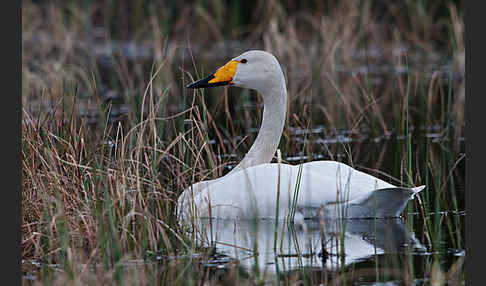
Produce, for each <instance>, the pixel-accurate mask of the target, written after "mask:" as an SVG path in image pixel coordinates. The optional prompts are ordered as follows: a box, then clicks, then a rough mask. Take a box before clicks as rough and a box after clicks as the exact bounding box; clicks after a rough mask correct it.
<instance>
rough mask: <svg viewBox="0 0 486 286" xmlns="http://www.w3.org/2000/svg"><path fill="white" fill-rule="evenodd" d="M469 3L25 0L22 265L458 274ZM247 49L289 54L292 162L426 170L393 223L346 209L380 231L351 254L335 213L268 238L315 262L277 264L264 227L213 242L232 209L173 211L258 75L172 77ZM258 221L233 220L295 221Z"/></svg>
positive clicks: (228, 164) (98, 271)
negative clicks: (222, 216)
mask: <svg viewBox="0 0 486 286" xmlns="http://www.w3.org/2000/svg"><path fill="white" fill-rule="evenodd" d="M462 5H463V1H437V2H436V1H400V2H396V3H395V2H392V1H390V2H382V1H352V0H346V1H306V2H297V1H295V2H293V1H276V0H272V1H253V2H252V3H250V2H247V1H219V0H218V1H195V2H192V1H148V0H146V1H88V0H85V1H23V2H22V104H23V106H22V115H23V118H22V257H23V263H22V267H23V271H24V279H23V282H24V284H44V283H46V284H56V285H57V284H59V285H61V284H66V283H68V284H79V285H81V284H83V285H84V284H90V285H98V284H99V285H102V284H114V283H117V284H126V285H131V284H163V285H179V284H180V285H193V284H198V285H202V284H210V285H213V284H216V285H219V284H237V285H239V284H245V285H246V284H249V285H254V284H265V283H268V284H276V283H281V284H283V285H293V284H294V283H300V282H302V283H304V284H319V283H328V284H329V285H372V283H374V282H385V281H388V282H389V283H391V284H392V285H402V284H404V285H431V284H434V285H439V284H446V283H447V284H450V285H457V284H459V285H463V284H464V283H465V268H464V259H465V246H464V242H465V236H464V220H465V219H466V213H465V203H464V197H465V195H466V194H465V193H466V191H465V187H464V186H465V160H466V156H465V154H466V153H465V147H464V145H465V141H466V138H465V135H464V131H463V129H464V126H465V119H464V101H465V93H464V23H463V16H462ZM248 49H263V50H267V51H270V52H272V53H273V54H274V55H275V56H276V57H277V58H278V59H279V62H280V64H281V65H282V68H283V70H284V73H285V77H286V81H287V89H288V96H289V102H288V111H287V119H286V125H285V128H284V133H283V136H282V140H281V143H280V150H281V151H282V159H283V161H284V162H286V163H289V164H298V163H303V162H308V161H313V160H337V161H342V162H345V163H347V164H349V165H351V166H353V167H354V168H356V169H359V170H362V171H366V172H368V173H370V174H373V175H375V176H377V177H380V178H382V179H384V180H387V181H389V182H390V183H392V184H395V185H400V186H417V185H422V184H425V185H427V187H426V189H425V190H424V191H422V193H421V194H420V196H419V198H418V199H416V200H413V201H411V202H410V203H409V206H408V208H407V209H406V211H405V212H404V213H403V217H402V220H401V221H400V223H397V222H396V221H393V222H377V223H376V222H373V221H371V222H370V221H367V222H363V224H362V225H359V224H358V225H356V224H357V223H356V222H352V223H349V225H348V226H349V227H350V228H349V230H350V231H352V230H353V229H354V230H355V231H354V232H353V235H357V236H358V237H360V238H361V239H363V237H364V234H367V236H366V237H365V241H367V242H368V243H369V245H371V246H373V247H374V248H375V249H382V250H378V251H375V252H374V253H373V255H371V256H365V257H361V259H356V260H354V259H352V258H350V257H351V255H352V254H348V261H346V255H339V254H340V253H341V254H343V253H346V249H345V248H336V245H341V246H342V247H345V246H346V241H347V240H346V237H345V234H346V231H345V229H343V228H342V225H341V226H340V224H339V223H337V224H334V223H329V224H328V225H327V231H323V230H322V228H321V227H322V225H321V224H319V223H317V224H316V225H315V226H314V228H313V230H314V231H313V230H308V231H309V233H310V234H311V237H312V238H313V239H314V240H313V241H315V243H314V244H312V247H310V248H309V249H310V250H309V249H301V248H298V250H299V249H300V250H301V251H300V252H299V251H296V250H295V249H294V248H288V249H287V252H279V254H278V255H277V256H275V255H274V256H275V257H277V258H278V257H279V258H289V257H301V258H302V257H304V258H305V259H308V261H310V262H309V263H307V262H306V263H304V264H301V263H300V262H299V263H300V264H299V263H297V264H296V266H295V267H282V266H281V264H279V263H278V262H275V263H273V264H268V261H262V260H259V258H258V257H260V259H261V257H262V256H258V255H257V253H258V251H257V250H258V247H259V245H260V247H261V245H263V244H264V243H267V241H260V242H258V240H250V241H252V244H249V245H247V244H245V243H243V242H242V244H241V245H246V246H245V247H246V248H245V249H248V250H249V253H250V254H251V255H247V256H244V255H243V256H242V255H241V254H240V255H239V256H238V257H237V258H235V256H234V255H233V254H234V253H228V251H226V252H224V246H223V245H222V244H218V243H217V241H218V235H217V233H218V232H220V233H224V231H228V230H225V228H223V229H221V228H220V227H219V226H218V224H216V223H215V224H214V227H215V228H214V229H213V222H211V224H210V225H211V226H210V227H209V228H208V229H206V228H205V227H202V226H201V227H196V228H194V227H193V226H188V225H182V224H180V223H179V220H178V218H177V216H176V213H177V210H176V202H177V198H178V196H179V195H180V193H181V192H182V191H183V190H184V188H186V187H187V186H190V185H191V184H192V183H194V182H197V181H200V180H204V179H212V178H217V177H220V176H222V175H224V174H226V173H227V172H228V171H229V170H230V169H231V168H232V167H233V166H235V164H237V163H238V162H239V160H241V158H242V156H243V155H244V154H245V153H246V152H247V151H248V148H249V147H250V146H251V144H252V142H253V140H254V138H255V136H256V133H257V132H258V127H259V125H260V122H261V114H262V108H263V105H262V102H261V98H259V97H258V95H257V94H256V93H255V92H254V91H250V90H246V89H239V88H228V87H224V88H214V89H211V90H209V89H208V90H197V91H194V90H187V89H185V88H184V87H185V86H186V84H187V83H189V82H192V81H193V80H195V79H199V78H201V77H202V76H204V75H207V74H208V73H209V72H212V71H213V70H214V69H215V68H217V67H218V66H220V65H221V64H223V63H224V62H225V61H226V60H228V59H230V58H232V57H234V56H236V55H238V54H240V53H241V52H243V51H245V50H248ZM370 223H371V225H370ZM221 224H222V225H224V223H223V222H221ZM230 224H231V223H230ZM267 224H269V223H268V222H255V221H252V222H233V226H229V229H231V227H233V228H232V230H234V229H235V228H237V229H239V230H242V231H241V232H242V233H243V234H242V235H243V236H244V235H245V234H244V233H246V236H247V237H261V235H263V237H273V234H274V231H275V229H274V227H280V228H278V229H279V233H281V235H282V236H281V239H283V237H285V236H286V235H287V232H288V233H289V234H288V235H290V236H291V235H294V237H297V238H298V237H299V230H293V229H292V228H291V227H290V228H288V227H287V226H277V225H275V226H274V224H273V223H270V225H267ZM402 224H403V225H402ZM236 225H237V226H236ZM333 225H334V226H335V228H333V227H332V226H333ZM377 225H378V228H376V227H377ZM262 228H263V230H260V231H258V230H259V229H262ZM282 229H283V230H282ZM376 229H379V230H380V231H378V232H377V231H376ZM387 229H392V230H394V231H395V234H396V232H397V231H398V233H401V234H403V235H402V236H401V237H400V239H401V240H400V241H401V242H402V243H401V244H400V245H398V246H394V247H388V246H384V245H383V243H381V244H380V242H383V241H386V240H394V239H395V236H390V234H389V233H388V232H387V231H386V230H387ZM373 230H375V231H373ZM265 231H270V234H271V235H265ZM296 232H297V234H295V233H296ZM262 233H263V234H262ZM356 233H357V234H356ZM410 234H412V236H413V237H414V240H413V241H415V240H416V241H417V242H419V244H418V245H419V247H418V246H417V245H416V244H412V243H410V237H411V235H410ZM325 238H327V239H328V240H327V241H334V242H335V244H333V246H332V247H331V246H330V248H329V247H326V246H325V245H326V243H324V242H323V241H326V240H325ZM262 240H265V239H262ZM297 240H298V239H297ZM245 241H246V240H245ZM279 241H283V240H279ZM290 241H292V240H290ZM294 241H295V239H294ZM240 242H241V241H240ZM255 242H258V243H255ZM319 243H321V244H319ZM340 243H342V244H340ZM227 244H229V243H228V242H226V244H225V245H227ZM270 244H271V246H273V241H272V242H271V243H270ZM241 245H240V246H241ZM250 246H251V247H250ZM333 247H334V248H333ZM270 249H271V250H273V248H272V247H270ZM324 249H327V250H326V251H327V252H329V253H327V255H328V260H325V261H324V260H323V259H322V258H323V257H325V256H326V251H323V250H324ZM240 250H241V249H240ZM307 250H308V251H307ZM282 260H283V259H282ZM300 261H301V262H302V260H300ZM323 261H324V262H325V263H324V262H323ZM329 261H335V263H334V265H333V266H332V265H328V264H327V263H328V262H329ZM287 266H288V265H287ZM282 268H283V269H282ZM275 269H277V271H275ZM268 273H273V274H268ZM436 283H437V284H436Z"/></svg>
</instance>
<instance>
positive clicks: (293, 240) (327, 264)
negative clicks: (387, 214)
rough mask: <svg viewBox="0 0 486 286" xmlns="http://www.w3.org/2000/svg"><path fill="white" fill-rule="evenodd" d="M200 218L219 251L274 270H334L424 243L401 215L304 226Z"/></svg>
mask: <svg viewBox="0 0 486 286" xmlns="http://www.w3.org/2000/svg"><path fill="white" fill-rule="evenodd" d="M199 222H200V228H199V229H200V230H201V234H202V235H203V236H204V237H205V239H204V240H205V241H206V242H209V243H210V244H211V245H213V246H215V247H216V252H217V253H220V254H225V255H228V256H230V257H233V258H235V259H237V260H238V262H239V264H240V265H241V266H243V267H244V268H246V269H253V268H254V267H257V268H259V270H260V271H262V270H265V271H267V272H270V273H272V272H273V273H276V272H286V271H292V270H295V269H299V268H302V267H324V268H326V269H329V270H335V269H337V268H338V267H341V266H347V265H349V264H352V263H356V262H360V261H363V260H366V259H368V258H370V257H373V256H374V255H379V254H383V253H396V252H398V251H400V250H403V248H404V247H407V246H410V247H413V248H415V249H417V250H418V249H424V247H423V246H422V245H421V244H420V242H419V241H418V240H417V239H416V238H415V236H414V234H413V233H412V232H409V231H407V229H406V227H405V225H404V224H403V222H402V220H401V219H399V218H391V219H376V220H375V219H347V220H345V219H327V220H324V219H323V220H317V219H315V220H314V219H313V220H306V221H305V225H304V226H303V227H299V228H297V227H296V228H293V227H292V226H291V225H288V224H286V223H285V222H281V221H279V222H278V223H277V226H276V224H275V221H274V220H229V219H228V220H223V219H215V220H212V221H211V220H209V219H201V220H199ZM275 227H277V229H276V232H275ZM275 233H277V240H276V243H275ZM275 247H276V252H275V251H274V250H275Z"/></svg>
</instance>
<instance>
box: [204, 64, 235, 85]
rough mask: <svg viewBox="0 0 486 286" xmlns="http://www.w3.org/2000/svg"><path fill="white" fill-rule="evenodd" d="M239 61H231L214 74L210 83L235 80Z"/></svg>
mask: <svg viewBox="0 0 486 286" xmlns="http://www.w3.org/2000/svg"><path fill="white" fill-rule="evenodd" d="M238 63H239V62H238V61H229V62H228V63H227V64H225V65H224V66H222V67H220V68H219V69H218V70H217V71H216V72H215V73H214V74H213V76H214V78H213V79H211V80H210V81H209V83H217V82H226V81H229V83H231V80H233V77H234V76H235V73H236V66H237V65H238Z"/></svg>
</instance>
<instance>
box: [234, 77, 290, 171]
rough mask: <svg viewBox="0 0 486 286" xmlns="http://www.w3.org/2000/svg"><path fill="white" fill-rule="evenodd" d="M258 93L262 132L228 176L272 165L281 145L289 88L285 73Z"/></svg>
mask: <svg viewBox="0 0 486 286" xmlns="http://www.w3.org/2000/svg"><path fill="white" fill-rule="evenodd" d="M258 92H259V93H260V94H261V96H262V97H263V118H262V124H261V127H260V131H259V132H258V135H257V138H256V139H255V142H254V143H253V145H252V146H251V148H250V150H249V151H248V153H247V154H246V155H245V157H244V158H243V160H241V162H240V163H239V164H238V165H237V166H236V167H235V168H233V170H231V172H230V173H228V175H229V174H232V173H235V172H237V171H240V170H242V169H245V168H248V167H251V166H256V165H260V164H264V163H270V161H271V160H272V158H273V156H274V154H275V151H277V148H278V145H279V143H280V138H281V136H282V131H283V128H284V125H285V117H286V111H287V88H286V86H285V79H284V77H283V73H282V74H281V80H280V81H277V82H276V83H274V84H273V86H269V87H266V88H264V89H261V90H258Z"/></svg>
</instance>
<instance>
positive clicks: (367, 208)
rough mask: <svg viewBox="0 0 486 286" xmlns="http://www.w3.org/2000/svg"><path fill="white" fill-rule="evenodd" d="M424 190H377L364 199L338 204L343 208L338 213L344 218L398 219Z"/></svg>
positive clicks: (422, 187) (418, 188)
mask: <svg viewBox="0 0 486 286" xmlns="http://www.w3.org/2000/svg"><path fill="white" fill-rule="evenodd" d="M424 188H425V186H420V187H416V188H384V189H378V190H375V191H373V192H371V193H370V194H366V195H365V196H364V197H360V198H356V199H354V200H351V201H349V202H346V203H344V204H340V207H343V208H344V210H343V211H341V212H340V213H342V214H343V215H342V216H343V217H346V218H374V217H376V218H389V217H400V216H401V213H402V212H403V210H404V209H405V207H406V206H407V203H408V201H409V200H411V199H413V198H414V196H415V195H416V194H417V193H419V192H420V191H421V190H423V189H424Z"/></svg>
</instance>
